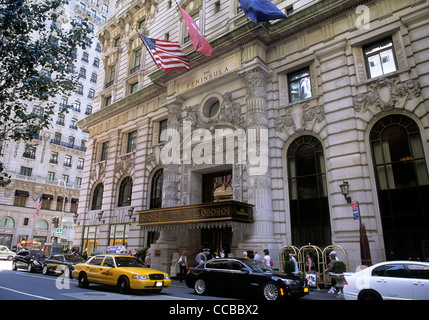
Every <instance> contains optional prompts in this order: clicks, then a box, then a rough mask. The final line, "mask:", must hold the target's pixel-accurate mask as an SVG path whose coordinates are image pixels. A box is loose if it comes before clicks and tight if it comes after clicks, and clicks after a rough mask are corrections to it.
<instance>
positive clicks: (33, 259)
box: [12, 250, 47, 272]
mask: <svg viewBox="0 0 429 320" xmlns="http://www.w3.org/2000/svg"><path fill="white" fill-rule="evenodd" d="M46 258H47V255H46V253H44V252H43V251H41V250H21V251H19V252H18V253H17V254H16V255H15V257H13V260H12V270H17V269H27V271H28V272H33V271H41V270H42V264H43V261H44V260H45V259H46Z"/></svg>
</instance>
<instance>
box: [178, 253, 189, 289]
mask: <svg viewBox="0 0 429 320" xmlns="http://www.w3.org/2000/svg"><path fill="white" fill-rule="evenodd" d="M177 263H178V264H179V268H180V272H179V280H180V282H182V281H183V280H185V279H186V272H187V271H188V250H183V252H182V254H181V255H180V257H179V260H177V262H176V264H177Z"/></svg>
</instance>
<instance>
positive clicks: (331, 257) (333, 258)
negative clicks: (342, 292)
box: [325, 251, 339, 293]
mask: <svg viewBox="0 0 429 320" xmlns="http://www.w3.org/2000/svg"><path fill="white" fill-rule="evenodd" d="M329 260H330V261H329V264H328V267H327V268H326V270H325V273H329V272H331V270H332V267H333V266H334V263H335V262H337V261H339V260H338V258H337V253H336V252H335V251H331V253H330V254H329ZM331 284H332V287H331V289H329V291H328V293H335V291H336V290H335V284H336V281H335V279H334V278H332V279H331Z"/></svg>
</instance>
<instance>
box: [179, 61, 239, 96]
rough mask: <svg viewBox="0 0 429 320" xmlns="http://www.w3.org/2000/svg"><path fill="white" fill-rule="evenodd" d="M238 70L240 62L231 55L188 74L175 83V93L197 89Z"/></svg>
mask: <svg viewBox="0 0 429 320" xmlns="http://www.w3.org/2000/svg"><path fill="white" fill-rule="evenodd" d="M239 68H240V61H239V59H238V57H237V56H236V55H231V56H229V57H227V58H225V59H222V60H220V61H217V62H213V63H211V64H208V65H205V67H204V68H202V69H200V70H197V71H194V72H192V73H188V74H187V75H186V76H185V77H184V78H183V79H181V80H180V81H178V82H177V93H178V94H179V95H180V94H182V93H184V92H187V91H189V90H192V89H194V88H197V87H199V86H201V85H203V84H206V83H209V82H210V81H213V80H216V79H219V78H221V77H223V76H225V75H227V74H230V73H231V72H233V71H236V70H238V69H239Z"/></svg>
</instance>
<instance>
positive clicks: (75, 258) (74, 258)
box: [64, 254, 85, 263]
mask: <svg viewBox="0 0 429 320" xmlns="http://www.w3.org/2000/svg"><path fill="white" fill-rule="evenodd" d="M64 257H65V258H66V260H67V261H70V262H74V263H81V262H85V259H84V258H82V257H81V256H78V255H75V254H72V255H69V256H64Z"/></svg>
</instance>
